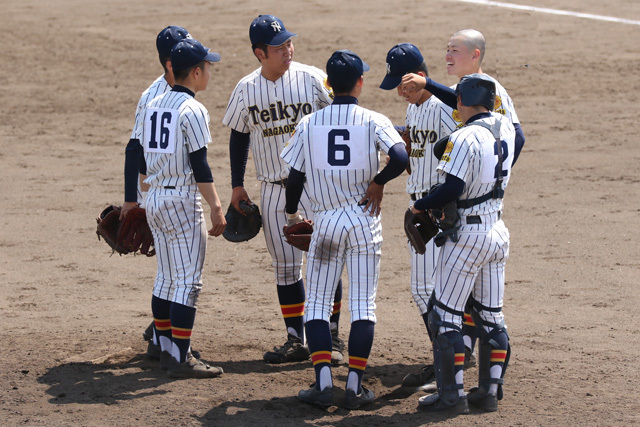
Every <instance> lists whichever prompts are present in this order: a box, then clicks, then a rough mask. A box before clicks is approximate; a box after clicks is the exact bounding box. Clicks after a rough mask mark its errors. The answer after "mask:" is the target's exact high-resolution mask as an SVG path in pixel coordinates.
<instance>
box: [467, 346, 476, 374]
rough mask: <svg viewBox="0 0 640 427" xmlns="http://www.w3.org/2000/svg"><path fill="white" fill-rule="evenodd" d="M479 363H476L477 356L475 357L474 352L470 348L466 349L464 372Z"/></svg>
mask: <svg viewBox="0 0 640 427" xmlns="http://www.w3.org/2000/svg"><path fill="white" fill-rule="evenodd" d="M477 364H478V363H477V362H476V356H474V355H473V351H471V349H469V348H468V347H465V348H464V370H465V371H466V370H467V369H469V368H473V367H474V366H476V365H477Z"/></svg>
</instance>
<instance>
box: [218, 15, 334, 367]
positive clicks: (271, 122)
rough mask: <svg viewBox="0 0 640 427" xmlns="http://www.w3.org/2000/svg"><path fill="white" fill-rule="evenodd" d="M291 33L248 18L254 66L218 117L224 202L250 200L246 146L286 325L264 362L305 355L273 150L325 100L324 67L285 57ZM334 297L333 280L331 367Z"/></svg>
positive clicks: (281, 166) (281, 169)
mask: <svg viewBox="0 0 640 427" xmlns="http://www.w3.org/2000/svg"><path fill="white" fill-rule="evenodd" d="M294 36H296V34H294V33H291V32H289V31H287V30H286V28H285V27H284V24H283V23H282V21H281V20H280V19H279V18H277V17H275V16H273V15H260V16H258V17H257V18H255V19H254V20H253V22H252V23H251V27H250V29H249V37H250V39H251V44H252V46H251V48H252V50H253V53H254V55H255V56H256V58H257V59H258V61H260V64H261V67H260V68H258V69H257V70H255V71H254V72H252V73H251V74H249V75H247V76H245V77H244V78H242V79H241V80H240V82H238V84H237V86H236V87H235V89H234V91H233V93H232V94H231V98H230V99H229V104H228V106H227V111H226V113H225V116H224V119H223V121H222V122H223V124H225V125H226V126H229V127H230V128H231V136H230V141H229V156H230V163H231V181H232V182H231V184H232V187H233V190H232V196H231V204H232V205H233V206H234V207H235V208H236V209H237V210H238V211H240V212H241V210H240V208H239V203H240V201H241V200H245V201H247V202H249V203H251V201H250V199H249V195H248V194H247V191H246V190H245V188H244V173H245V166H246V162H247V158H248V153H249V148H251V152H252V153H253V160H254V162H255V167H256V173H257V178H258V181H260V183H261V189H260V203H261V209H260V210H261V211H262V221H263V226H264V236H265V240H266V243H267V249H268V250H269V254H271V258H272V265H273V267H274V268H275V278H276V284H277V293H278V300H279V302H280V309H281V311H282V316H283V318H284V323H285V327H286V329H287V341H286V342H285V344H284V345H282V346H281V347H274V349H273V351H267V352H266V353H265V354H264V360H265V361H266V362H269V363H284V362H294V361H301V360H307V359H308V358H309V350H308V349H307V347H306V346H305V345H304V326H303V320H302V319H303V315H304V301H305V290H304V284H303V281H302V251H300V250H299V249H296V248H294V247H293V246H291V245H289V244H287V243H286V241H285V240H284V236H283V233H282V228H283V227H284V226H285V225H286V223H287V219H286V217H285V216H284V214H283V211H284V203H285V186H286V182H287V176H288V175H289V166H288V165H287V164H285V163H284V162H283V161H282V159H281V158H280V152H281V151H282V149H283V148H284V146H285V143H286V142H287V140H288V139H289V137H290V134H291V133H292V132H293V131H294V129H295V126H296V124H297V123H298V122H299V121H300V120H301V119H302V117H303V116H305V115H307V114H310V113H312V112H314V111H317V110H319V109H321V108H323V107H326V106H327V105H329V104H331V98H332V94H331V91H330V89H329V88H328V87H326V83H325V80H326V75H325V74H324V72H322V71H321V70H319V69H318V68H315V67H311V66H308V65H303V64H300V63H298V62H294V61H293V53H294V48H293V41H292V37H294ZM301 208H302V210H303V212H304V215H305V216H306V217H307V218H310V219H312V218H311V210H310V208H309V197H308V194H307V190H306V187H305V191H304V192H303V197H302V199H301ZM341 299H342V286H341V284H340V285H339V286H338V288H337V289H336V292H335V300H334V307H333V314H332V316H331V329H332V336H333V351H332V361H333V363H334V364H339V363H341V362H342V360H343V356H342V350H343V347H344V344H343V342H342V340H341V339H340V338H339V336H338V321H339V318H340V305H341Z"/></svg>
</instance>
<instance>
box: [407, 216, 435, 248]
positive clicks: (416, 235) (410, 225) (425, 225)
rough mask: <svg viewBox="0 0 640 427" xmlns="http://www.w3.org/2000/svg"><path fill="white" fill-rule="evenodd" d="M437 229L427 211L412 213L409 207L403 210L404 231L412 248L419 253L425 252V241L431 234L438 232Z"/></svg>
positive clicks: (430, 237) (426, 241)
mask: <svg viewBox="0 0 640 427" xmlns="http://www.w3.org/2000/svg"><path fill="white" fill-rule="evenodd" d="M438 231H439V230H438V226H436V225H435V224H434V223H433V221H432V220H431V217H430V216H429V215H428V214H427V213H425V212H420V213H417V214H414V213H412V212H411V209H407V211H406V212H405V214H404V232H405V234H406V235H407V239H409V243H411V246H413V249H414V250H415V251H416V252H417V253H419V254H420V255H422V254H424V253H425V251H426V248H427V246H426V245H427V243H428V242H429V240H431V239H432V238H433V236H435V235H436V234H438Z"/></svg>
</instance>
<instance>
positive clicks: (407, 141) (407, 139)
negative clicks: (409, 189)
mask: <svg viewBox="0 0 640 427" xmlns="http://www.w3.org/2000/svg"><path fill="white" fill-rule="evenodd" d="M400 136H401V137H402V140H403V141H404V148H405V150H407V155H408V156H409V157H411V132H410V130H409V128H408V127H407V128H405V129H404V130H403V131H402V132H401V133H400ZM407 173H409V174H411V161H409V162H407Z"/></svg>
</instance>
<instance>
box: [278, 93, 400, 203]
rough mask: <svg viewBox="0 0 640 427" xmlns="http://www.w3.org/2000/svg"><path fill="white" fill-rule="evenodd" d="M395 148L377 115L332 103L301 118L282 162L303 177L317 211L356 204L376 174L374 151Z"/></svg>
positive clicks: (387, 124)
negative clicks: (304, 176)
mask: <svg viewBox="0 0 640 427" xmlns="http://www.w3.org/2000/svg"><path fill="white" fill-rule="evenodd" d="M401 143H403V141H402V138H401V137H400V135H399V134H398V132H396V130H395V128H394V127H393V125H392V124H391V121H390V120H389V119H388V118H387V117H385V116H383V115H382V114H379V113H376V112H374V111H371V110H367V109H365V108H362V107H360V106H358V105H357V104H338V105H336V104H333V105H331V106H329V107H326V108H324V109H322V110H320V111H318V112H316V113H313V114H311V115H309V116H307V117H305V118H303V119H302V121H301V122H300V124H299V125H298V126H297V127H296V132H295V134H294V135H293V136H292V137H291V140H290V141H289V143H288V145H287V146H286V148H285V149H284V151H283V152H282V158H283V159H284V161H285V162H287V163H288V164H289V165H290V166H291V167H292V168H294V169H297V170H299V171H300V172H304V173H305V174H306V177H307V183H308V185H309V194H310V199H311V209H312V210H313V211H314V212H319V211H326V210H331V209H337V208H341V207H347V206H350V205H357V203H358V202H359V201H360V200H361V199H362V197H364V195H365V194H366V191H367V188H368V186H369V184H370V183H371V181H372V180H373V178H374V177H375V175H376V174H377V173H378V167H379V166H380V161H379V155H378V151H379V150H380V151H383V152H384V153H388V152H389V149H390V148H391V147H392V146H393V145H394V144H401Z"/></svg>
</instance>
